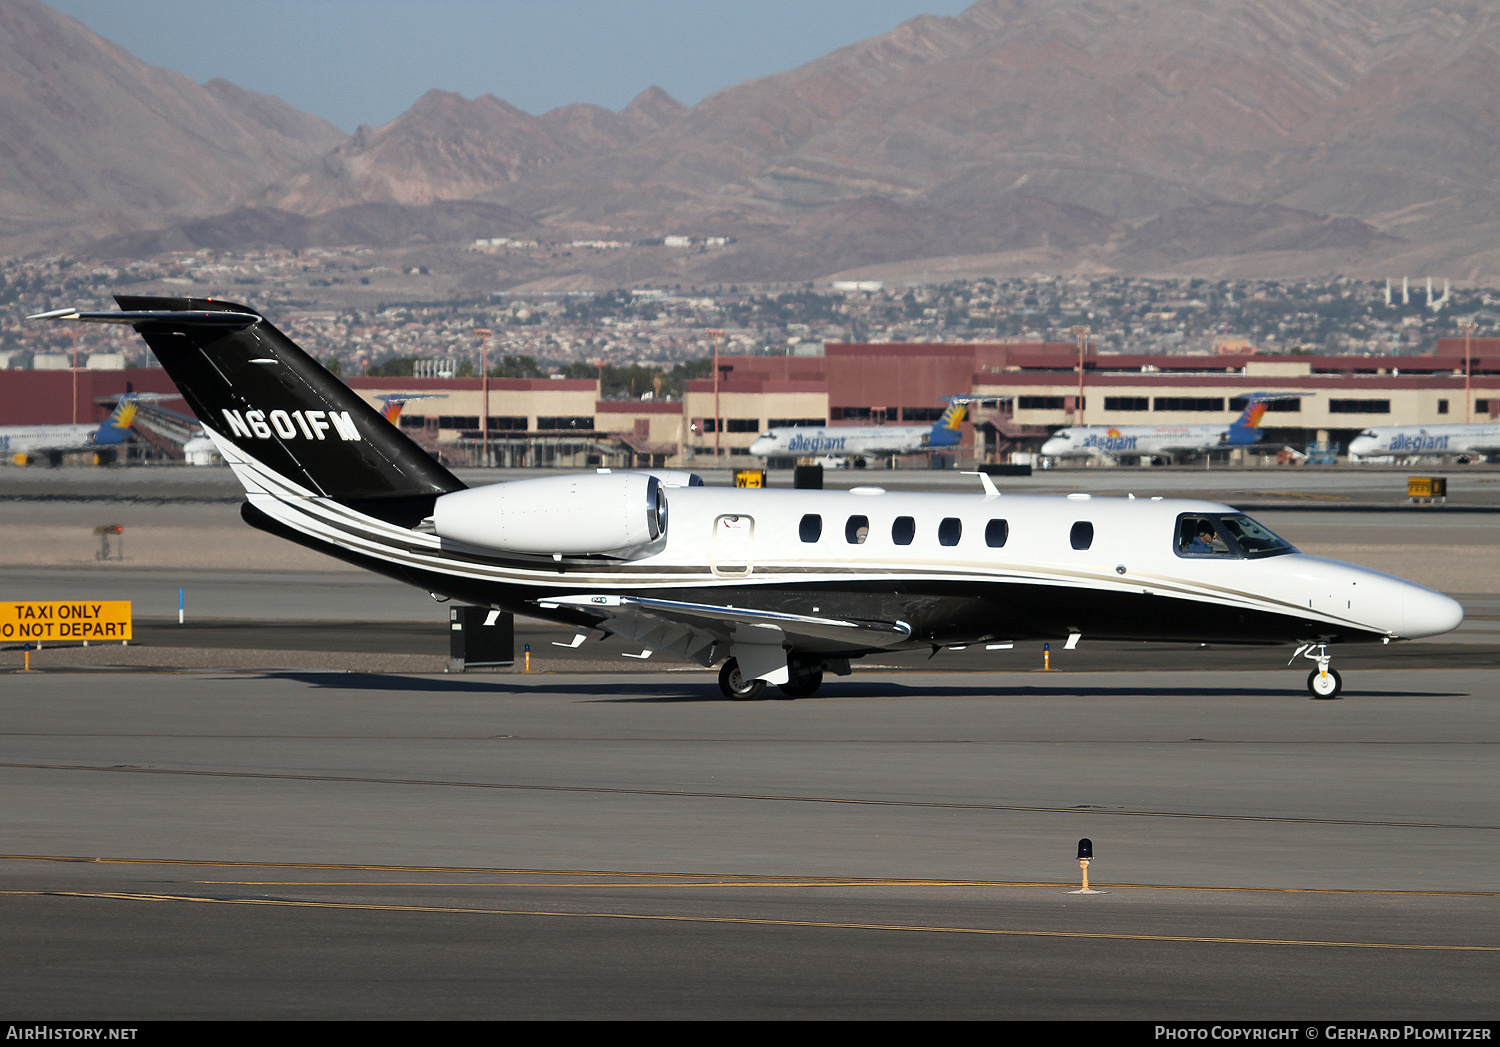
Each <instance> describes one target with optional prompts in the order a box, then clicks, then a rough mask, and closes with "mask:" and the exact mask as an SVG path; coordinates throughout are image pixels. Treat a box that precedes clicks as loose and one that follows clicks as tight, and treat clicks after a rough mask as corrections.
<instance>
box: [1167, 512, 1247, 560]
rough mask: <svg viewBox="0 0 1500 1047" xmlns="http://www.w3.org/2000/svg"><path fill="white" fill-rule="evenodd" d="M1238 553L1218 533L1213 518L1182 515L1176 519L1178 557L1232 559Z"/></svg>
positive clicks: (1217, 527)
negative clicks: (1219, 557)
mask: <svg viewBox="0 0 1500 1047" xmlns="http://www.w3.org/2000/svg"><path fill="white" fill-rule="evenodd" d="M1238 552H1239V551H1238V550H1237V549H1235V548H1234V547H1233V546H1231V545H1230V544H1229V542H1228V540H1227V539H1225V537H1224V536H1223V535H1222V534H1220V533H1219V526H1218V524H1217V523H1216V522H1215V520H1214V517H1212V516H1196V515H1191V514H1184V515H1182V516H1179V517H1178V518H1177V555H1178V556H1228V557H1233V556H1237V555H1238Z"/></svg>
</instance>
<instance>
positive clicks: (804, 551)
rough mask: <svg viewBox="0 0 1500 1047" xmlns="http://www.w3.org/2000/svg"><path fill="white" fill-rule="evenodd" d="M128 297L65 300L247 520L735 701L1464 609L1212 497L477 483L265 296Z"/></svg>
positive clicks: (72, 318)
mask: <svg viewBox="0 0 1500 1047" xmlns="http://www.w3.org/2000/svg"><path fill="white" fill-rule="evenodd" d="M117 300H118V302H119V304H120V307H121V309H122V310H123V312H106V313H67V314H61V315H59V314H53V315H54V316H57V317H58V318H63V319H66V320H68V321H69V322H75V323H76V322H80V321H82V322H98V323H122V324H129V325H131V326H133V327H134V328H135V329H136V330H137V331H138V332H139V333H140V334H141V336H142V337H143V338H144V339H145V340H146V342H147V344H148V345H150V346H151V348H152V350H153V351H154V352H155V354H156V357H157V359H158V360H160V361H161V363H162V366H163V367H165V368H166V369H167V372H168V374H169V375H171V377H172V380H173V381H174V382H176V383H177V386H178V388H179V389H180V390H181V391H182V395H183V397H184V398H185V399H186V400H187V402H188V404H189V405H190V406H191V407H192V409H193V411H194V413H195V414H196V415H197V417H198V419H199V420H200V421H201V422H202V424H203V427H204V430H205V431H206V432H207V433H208V435H209V436H210V438H211V439H212V440H213V441H214V442H215V444H217V446H218V448H219V453H220V455H221V456H222V457H223V458H224V460H225V461H226V462H227V463H228V464H229V465H231V466H232V467H233V468H234V470H235V473H236V474H237V476H238V478H239V479H240V481H241V483H242V484H243V485H244V488H245V492H246V502H245V504H244V506H243V508H242V510H241V512H242V515H243V517H244V519H245V520H246V521H247V522H248V523H250V524H251V525H253V526H255V527H258V528H261V529H263V530H265V531H268V532H270V533H272V534H277V535H280V536H282V537H284V538H287V539H289V540H291V541H294V542H298V543H300V544H302V545H305V546H308V547H310V548H313V549H317V550H320V551H322V552H325V553H328V554H329V555H331V556H336V557H338V558H340V559H342V560H345V561H348V562H350V563H354V564H358V565H360V566H362V567H366V568H369V569H370V570H373V571H378V572H380V573H382V574H386V575H389V576H390V577H393V578H397V579H399V580H401V581H403V582H407V583H409V584H411V585H415V586H419V587H421V588H423V589H425V590H427V591H429V592H432V593H433V594H435V595H441V596H446V597H451V598H453V599H457V600H461V601H463V602H465V603H470V604H476V605H483V606H489V607H492V608H496V609H499V610H505V611H511V612H515V613H522V614H529V615H533V616H536V617H541V618H548V619H551V620H553V621H559V622H566V623H569V624H572V625H574V626H576V627H578V629H579V630H580V632H585V631H588V630H598V631H600V632H601V633H602V634H604V635H609V634H613V635H617V636H620V637H623V638H625V639H627V640H630V641H632V642H635V643H639V644H641V645H642V646H643V647H645V648H646V649H647V650H650V651H667V652H670V653H672V654H675V655H678V656H681V657H683V658H686V659H690V660H693V661H697V662H699V663H700V664H702V665H705V666H710V665H721V666H722V667H721V669H720V673H719V685H720V688H721V689H722V690H723V692H724V693H725V694H726V695H728V696H729V697H731V698H753V697H756V696H758V695H760V694H761V693H762V692H763V691H764V690H765V688H766V685H767V684H776V685H778V686H780V688H781V689H782V691H783V692H784V693H786V694H788V695H793V696H797V695H808V694H812V693H813V692H814V691H815V690H816V689H817V688H818V687H819V686H820V684H821V683H822V679H823V675H824V673H826V672H833V673H836V674H839V675H842V674H845V673H847V672H849V663H850V661H851V660H853V659H857V658H860V657H862V656H864V655H868V654H875V653H879V652H884V651H891V650H901V649H913V648H923V649H925V648H931V649H932V650H934V651H936V650H938V649H941V648H943V647H957V646H964V645H969V644H978V643H986V642H994V643H996V644H998V645H1001V646H1003V645H1005V644H1008V643H1013V642H1015V641H1017V640H1052V641H1065V642H1066V645H1067V646H1069V647H1071V646H1074V645H1076V644H1077V642H1078V641H1079V639H1080V638H1087V639H1100V640H1167V641H1179V642H1184V643H1205V642H1213V643H1241V644H1286V643H1298V644H1300V647H1299V649H1298V654H1305V655H1306V656H1307V657H1308V658H1311V659H1313V660H1314V661H1315V662H1316V663H1317V668H1316V669H1314V670H1313V671H1312V672H1310V673H1309V676H1308V687H1309V689H1310V690H1311V691H1312V692H1313V694H1315V695H1317V696H1320V697H1334V696H1336V695H1337V694H1338V693H1339V690H1340V688H1341V686H1342V682H1341V680H1340V677H1339V674H1338V673H1337V672H1336V671H1334V670H1333V669H1332V668H1330V665H1329V662H1330V650H1331V648H1333V647H1334V646H1335V645H1337V644H1340V643H1372V642H1373V643H1381V642H1389V641H1391V640H1398V639H1410V638H1415V637H1423V636H1434V635H1437V634H1439V633H1445V632H1448V631H1449V630H1451V629H1453V628H1455V627H1456V626H1457V625H1458V624H1459V622H1460V621H1461V620H1462V618H1463V609H1462V608H1461V607H1460V606H1459V604H1458V603H1457V602H1456V601H1454V600H1452V599H1450V598H1448V597H1447V596H1444V595H1443V594H1441V593H1436V592H1433V591H1431V590H1429V589H1424V588H1422V587H1421V586H1419V585H1413V584H1412V583H1410V582H1406V581H1402V580H1401V579H1399V578H1394V577H1392V576H1390V575H1386V574H1381V573H1380V572H1378V571H1372V570H1368V569H1366V568H1363V567H1356V566H1353V565H1350V564H1345V563H1338V562H1335V561H1332V560H1324V559H1320V558H1318V557H1313V556H1307V555H1304V554H1302V553H1300V552H1298V551H1297V550H1296V549H1294V548H1293V547H1292V546H1291V545H1290V544H1288V543H1287V542H1285V541H1283V540H1282V539H1281V538H1278V537H1277V536H1276V535H1274V534H1272V533H1271V532H1270V531H1268V530H1267V529H1266V528H1265V527H1263V526H1261V525H1260V524H1258V523H1256V522H1255V521H1254V520H1252V519H1250V518H1249V517H1247V516H1245V515H1244V514H1243V513H1240V512H1237V511H1236V510H1234V509H1231V508H1229V507H1228V506H1224V505H1218V504H1215V503H1212V502H1199V501H1175V500H1174V501H1167V500H1160V499H1139V500H1137V499H1128V498H1127V499H1122V498H1092V497H1090V496H1089V495H1086V494H1078V495H1069V496H1067V497H1009V496H1007V497H1000V496H999V495H998V493H997V492H996V491H995V489H994V487H993V485H992V484H989V483H986V485H985V490H984V492H983V493H976V494H929V493H915V494H904V493H903V494H898V493H889V492H886V491H883V490H881V489H880V488H875V487H865V488H855V489H853V490H851V491H799V490H756V489H738V488H719V487H703V486H691V485H690V486H670V487H669V484H668V483H667V482H664V481H663V479H662V478H659V477H657V476H654V475H651V474H650V473H642V472H626V473H590V474H581V475H572V476H549V477H542V478H538V479H529V480H515V481H511V482H509V483H499V484H493V485H490V486H485V487H475V488H466V487H465V486H464V484H463V483H462V482H461V481H460V480H458V479H457V478H456V477H455V476H453V474H451V473H449V472H448V471H447V470H446V469H444V468H443V467H442V466H440V465H439V464H438V463H436V462H435V461H433V459H432V458H431V456H429V455H428V454H427V453H426V452H424V451H423V450H422V449H421V448H420V447H418V446H417V445H416V444H415V443H413V442H412V441H411V440H410V439H409V438H408V437H406V436H405V435H404V434H403V433H402V432H401V431H400V430H399V429H397V428H396V427H395V426H393V425H391V424H390V423H389V422H387V421H386V420H385V419H384V418H382V417H381V416H380V414H379V412H377V411H376V410H375V409H374V408H372V407H370V406H369V405H368V404H366V403H365V402H364V401H363V400H361V399H360V398H359V397H358V396H357V395H355V394H354V393H353V392H352V391H351V390H350V389H349V388H348V387H347V386H345V385H344V384H343V383H342V382H340V381H339V380H338V379H337V378H335V377H334V376H333V375H331V374H329V373H328V372H327V371H326V370H324V369H323V368H322V367H321V366H320V365H319V364H318V363H317V362H316V361H315V360H313V359H312V357H310V356H309V355H307V354H306V353H305V352H303V351H302V350H301V349H299V348H298V347H297V346H296V345H294V344H293V343H292V342H291V341H290V340H289V339H288V338H287V337H286V336H285V335H283V334H282V333H281V332H280V331H278V330H276V328H275V327H273V326H272V325H271V324H270V323H268V322H267V321H266V320H265V319H264V318H263V317H261V316H260V315H259V314H258V313H255V312H254V311H252V310H250V309H248V308H246V307H244V306H239V305H233V304H230V303H227V302H220V301H211V300H205V299H186V298H145V297H120V298H119V299H117ZM986 480H987V478H986ZM669 510H670V512H669ZM1293 657H1294V658H1295V657H1296V655H1293Z"/></svg>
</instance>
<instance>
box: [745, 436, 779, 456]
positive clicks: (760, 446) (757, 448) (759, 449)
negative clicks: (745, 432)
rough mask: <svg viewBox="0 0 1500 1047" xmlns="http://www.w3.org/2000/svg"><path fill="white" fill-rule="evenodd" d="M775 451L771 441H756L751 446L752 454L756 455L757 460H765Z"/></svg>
mask: <svg viewBox="0 0 1500 1047" xmlns="http://www.w3.org/2000/svg"><path fill="white" fill-rule="evenodd" d="M774 449H775V448H774V447H773V445H772V442H771V441H770V440H756V441H755V442H754V443H752V444H751V445H750V453H751V454H753V455H755V456H756V457H757V458H764V457H765V456H766V455H768V454H770V453H771V452H772V451H773V450H774Z"/></svg>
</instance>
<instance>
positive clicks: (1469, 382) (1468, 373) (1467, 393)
mask: <svg viewBox="0 0 1500 1047" xmlns="http://www.w3.org/2000/svg"><path fill="white" fill-rule="evenodd" d="M1458 326H1459V327H1460V328H1461V329H1462V330H1463V333H1464V421H1465V422H1472V421H1473V420H1474V419H1473V416H1472V413H1473V410H1474V397H1473V395H1472V391H1473V381H1474V363H1473V359H1474V358H1473V356H1472V355H1471V354H1470V352H1469V339H1470V338H1471V336H1472V335H1473V334H1474V327H1475V324H1474V321H1473V320H1460V321H1459V322H1458Z"/></svg>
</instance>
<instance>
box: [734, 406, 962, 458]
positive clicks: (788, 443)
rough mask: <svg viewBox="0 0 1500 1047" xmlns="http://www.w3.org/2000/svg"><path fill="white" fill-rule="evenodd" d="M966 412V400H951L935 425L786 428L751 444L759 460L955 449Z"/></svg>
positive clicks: (792, 426) (772, 432)
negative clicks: (786, 456)
mask: <svg viewBox="0 0 1500 1047" xmlns="http://www.w3.org/2000/svg"><path fill="white" fill-rule="evenodd" d="M967 411H968V402H967V401H965V400H958V399H955V400H950V401H949V402H948V407H947V408H946V409H945V410H944V411H943V416H942V417H941V418H939V419H938V421H937V423H936V424H935V425H931V426H927V425H785V426H777V427H776V428H774V429H768V430H766V431H765V432H763V433H761V434H760V436H759V437H757V438H756V440H755V442H754V443H752V444H751V445H750V453H751V454H753V455H756V456H758V457H761V458H768V457H771V456H773V455H819V456H823V457H827V456H834V457H839V458H865V457H870V458H879V457H884V456H886V455H893V454H920V453H922V452H923V451H937V450H941V449H942V448H945V447H956V446H958V444H959V441H960V440H962V439H963V435H962V433H960V432H959V428H958V427H959V425H960V424H961V423H962V422H963V420H964V414H965V413H966V412H967Z"/></svg>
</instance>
